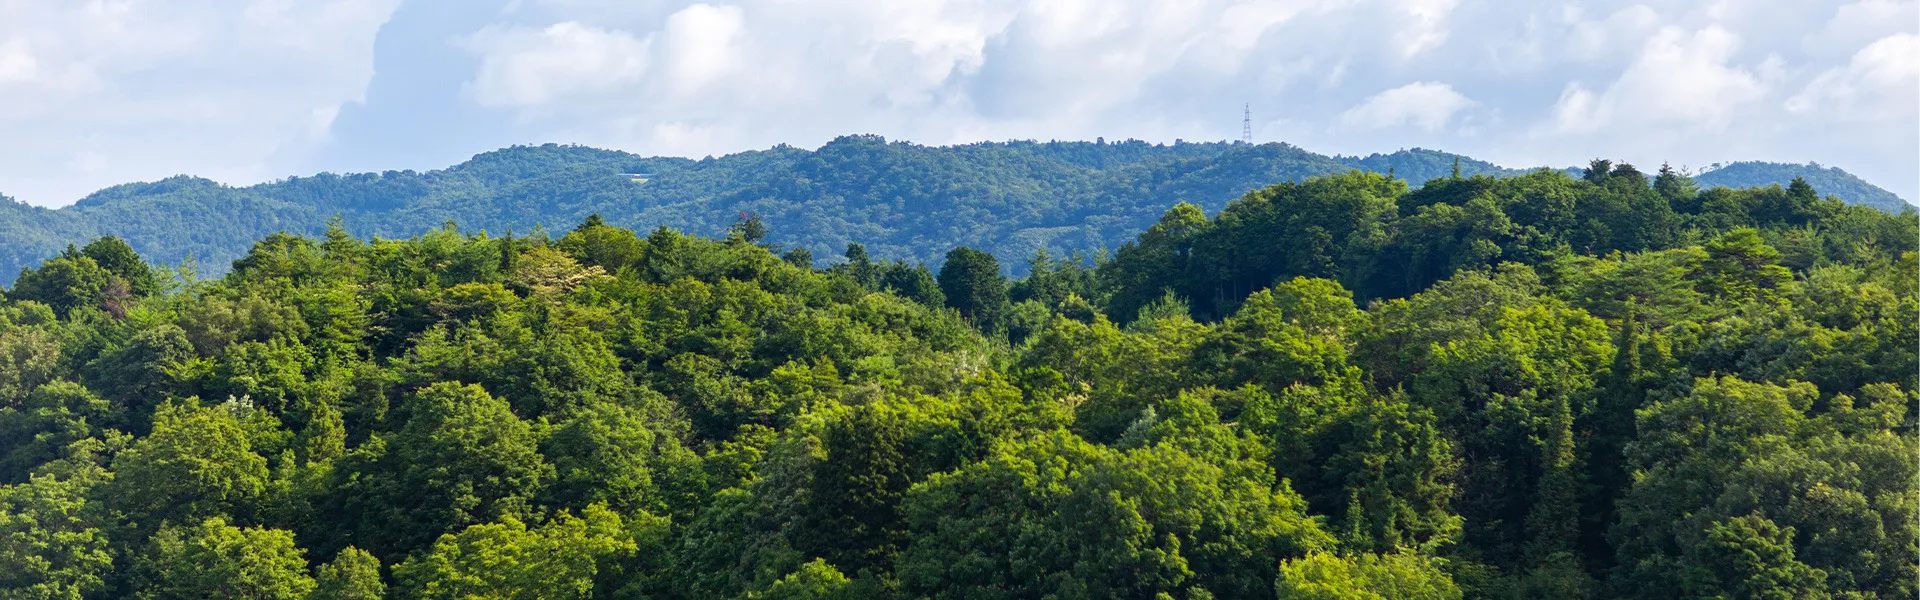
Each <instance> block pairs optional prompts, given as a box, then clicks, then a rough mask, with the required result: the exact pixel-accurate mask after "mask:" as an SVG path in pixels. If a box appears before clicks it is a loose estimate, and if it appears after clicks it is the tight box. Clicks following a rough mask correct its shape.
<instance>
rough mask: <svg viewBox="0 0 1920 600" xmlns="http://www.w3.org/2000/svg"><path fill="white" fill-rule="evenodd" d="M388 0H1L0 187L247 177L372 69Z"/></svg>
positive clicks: (65, 190)
mask: <svg viewBox="0 0 1920 600" xmlns="http://www.w3.org/2000/svg"><path fill="white" fill-rule="evenodd" d="M396 2H397V0H318V1H304V2H295V1H292V0H251V1H249V0H218V1H209V2H195V3H157V2H137V1H114V2H106V1H101V2H8V1H4V0H0V138H4V139H6V140H8V142H9V143H7V144H0V193H4V194H7V195H12V196H16V197H19V198H22V199H25V200H28V201H32V202H35V203H41V204H64V203H68V202H72V201H74V200H76V199H78V198H79V197H80V196H82V195H84V194H86V193H88V192H91V191H93V190H95V189H98V188H100V187H104V186H106V185H111V184H113V183H120V182H125V181H130V180H138V179H155V178H159V177H165V176H169V175H174V174H179V173H192V174H199V175H205V176H209V177H215V178H220V179H225V180H232V181H242V182H244V181H257V180H260V179H267V178H271V177H275V176H279V175H284V174H286V173H284V171H287V170H288V169H291V168H293V167H294V165H292V164H289V163H279V162H276V161H277V160H278V159H279V157H281V156H282V153H284V152H295V151H297V150H298V148H299V147H300V146H302V145H303V144H308V145H310V144H317V143H320V142H321V141H322V140H321V138H318V137H315V134H323V133H324V128H315V127H313V126H312V124H313V121H314V115H315V114H316V111H318V112H326V111H329V110H332V109H334V108H336V107H338V106H339V105H340V104H341V103H343V102H347V101H350V100H352V99H354V98H356V97H358V96H359V95H360V93H361V91H362V90H363V89H364V87H365V85H366V82H367V80H368V78H369V77H371V76H372V58H373V57H372V47H371V41H372V39H373V36H374V34H375V32H376V31H378V29H379V27H380V24H381V22H382V21H384V20H385V18H386V15H387V14H388V13H389V12H390V11H391V10H392V8H393V5H394V4H395V3H396Z"/></svg>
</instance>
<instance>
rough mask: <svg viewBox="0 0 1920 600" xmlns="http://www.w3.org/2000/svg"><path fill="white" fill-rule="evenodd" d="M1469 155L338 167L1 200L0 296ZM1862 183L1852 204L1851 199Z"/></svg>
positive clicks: (840, 146) (943, 234) (1001, 217)
mask: <svg viewBox="0 0 1920 600" xmlns="http://www.w3.org/2000/svg"><path fill="white" fill-rule="evenodd" d="M1456 159H1458V163H1459V167H1460V172H1461V174H1462V175H1463V176H1472V175H1475V174H1482V173H1484V174H1490V175H1498V176H1511V175H1517V174H1520V173H1523V172H1524V171H1519V170H1512V169H1504V168H1501V167H1498V166H1496V165H1493V164H1490V163H1486V162H1483V161H1478V160H1473V159H1471V158H1465V157H1459V156H1458V155H1454V154H1448V153H1444V152H1438V151H1433V150H1425V149H1418V148H1416V149H1413V150H1402V151H1399V152H1395V153H1392V154H1374V155H1370V156H1365V157H1343V156H1325V155H1321V154H1315V153H1312V152H1308V151H1306V150H1303V149H1300V148H1297V147H1294V146H1291V145H1287V144H1278V143H1274V144H1261V145H1245V144H1231V143H1215V142H1209V143H1176V144H1173V145H1162V144H1149V143H1146V142H1141V141H1136V140H1128V141H1125V142H1116V143H1106V142H1104V141H1099V142H1020V141H1017V142H1005V143H979V144H967V145H960V146H944V147H930V146H920V145H916V144H911V143H905V142H889V141H887V140H885V139H882V138H880V137H878V136H847V137H842V138H839V139H836V140H834V141H832V142H830V143H828V144H826V145H825V146H822V147H821V148H819V149H818V150H812V151H809V150H804V149H799V148H794V147H791V146H784V145H783V146H777V147H774V148H770V149H767V150H758V151H750V152H742V153H738V154H731V155H727V156H723V157H718V158H708V159H705V160H697V161H696V160H690V159H684V158H647V157H641V156H637V155H634V154H629V153H625V152H618V151H612V150H600V149H594V148H586V147H579V146H560V145H552V144H549V145H544V146H517V147H512V148H506V149H502V150H497V151H493V152H487V153H484V154H480V155H478V156H475V157H474V158H473V159H471V160H469V161H467V162H465V163H461V164H459V165H455V166H453V167H449V168H447V169H442V170H436V171H428V172H424V173H421V172H414V171H388V172H385V173H359V174H349V175H336V174H332V173H322V174H319V175H315V176H311V177H293V178H289V179H286V180H283V181H276V182H272V183H265V184H260V185H254V186H247V187H228V186H224V185H221V184H218V183H216V182H213V181H209V180H205V179H199V178H193V177H186V176H180V177H173V178H169V179H166V180H162V181H158V182H150V183H131V184H125V185H119V186H114V187H111V188H107V189H104V190H101V191H99V192H96V193H94V194H92V195H89V196H88V197H86V198H84V199H82V200H80V201H79V202H77V203H75V204H74V205H73V206H69V207H66V208H62V209H58V210H50V209H44V208H38V207H32V206H27V205H25V204H20V203H17V202H0V283H4V282H10V281H11V280H12V279H13V278H14V277H15V276H16V274H17V273H18V272H19V270H20V269H21V268H22V267H25V266H29V265H33V264H37V263H38V262H39V261H41V260H43V259H45V258H46V257H48V256H51V255H53V254H55V253H57V252H59V251H60V250H61V249H63V248H65V247H66V246H67V245H68V244H72V243H76V242H84V241H85V240H88V239H91V238H93V237H96V236H100V235H109V234H110V235H116V236H119V237H122V238H125V239H126V240H127V241H128V242H129V243H130V244H131V245H132V246H133V247H134V248H135V249H136V250H138V251H139V252H140V253H142V255H144V256H146V257H147V258H148V259H150V260H155V261H159V262H162V263H165V264H178V263H180V262H181V261H183V260H185V259H187V258H188V257H190V256H191V257H193V258H194V259H195V260H196V261H197V263H198V265H199V267H198V268H199V269H200V270H201V271H202V272H203V273H205V274H210V275H211V274H218V273H221V272H224V271H225V270H226V268H227V267H228V263H230V262H231V261H232V260H234V259H236V258H238V257H240V256H241V255H242V253H244V252H245V251H246V249H247V247H248V245H249V242H248V240H251V239H256V238H259V237H261V236H264V235H266V234H268V233H272V232H275V231H282V230H285V231H291V232H295V233H303V234H318V233H319V232H321V231H322V230H323V229H324V228H325V223H326V221H327V220H328V219H329V218H330V217H333V216H339V217H340V218H341V219H342V221H343V222H344V224H345V225H346V227H347V229H348V230H349V231H351V232H353V233H354V234H355V235H358V236H363V237H365V236H380V237H386V238H405V237H411V236H414V235H418V234H419V233H421V232H424V231H427V230H429V229H434V228H439V227H441V226H443V225H444V224H446V223H448V222H452V223H455V224H457V225H458V226H459V227H460V228H461V229H464V230H469V231H471V230H476V229H484V230H487V231H490V232H493V233H495V234H496V235H498V234H502V233H505V232H506V231H508V230H513V231H516V232H519V233H521V234H527V233H529V232H531V231H534V230H535V229H536V228H545V229H546V230H564V229H567V228H571V227H572V226H573V225H574V224H577V223H579V222H580V221H581V220H583V219H584V218H586V217H587V216H588V215H591V214H600V215H602V216H603V217H604V218H605V220H606V221H607V222H609V223H613V224H617V225H621V226H626V227H633V228H636V229H640V230H649V229H652V228H655V227H659V226H666V227H672V228H675V229H678V230H681V231H685V232H690V233H696V234H702V235H714V234H718V233H720V232H722V231H724V230H725V229H726V228H727V227H728V226H730V225H731V224H733V223H734V222H735V221H736V220H737V219H738V218H739V216H740V215H741V214H743V213H753V214H758V215H760V216H761V217H762V218H763V219H764V220H765V221H766V223H767V224H768V225H769V226H770V227H771V229H772V235H771V237H769V238H768V240H767V241H768V242H770V243H773V244H777V245H780V246H785V247H793V248H805V249H806V250H808V251H809V252H811V253H812V254H813V255H814V256H816V257H821V258H824V259H831V260H837V257H838V256H839V255H840V254H841V252H842V251H843V250H844V249H845V247H846V244H847V243H849V242H860V243H863V244H866V246H867V248H868V250H869V251H870V252H872V253H873V254H874V255H875V256H877V257H884V258H893V259H904V260H909V261H919V262H927V263H936V264H937V263H938V261H939V260H940V257H941V255H942V254H944V253H945V252H946V251H947V250H948V249H950V248H952V247H954V246H958V245H968V246H974V247H978V248H981V249H984V250H987V251H990V252H992V253H994V254H995V255H997V256H999V257H1000V258H1001V259H1002V261H1003V262H1004V263H1006V264H1009V265H1011V266H1012V268H1013V270H1014V271H1015V272H1024V270H1025V266H1026V265H1025V258H1026V257H1029V256H1032V255H1033V254H1034V253H1035V252H1036V251H1038V250H1041V249H1045V250H1047V251H1049V252H1050V253H1053V254H1055V255H1065V254H1070V253H1073V252H1085V253H1089V254H1091V253H1094V252H1098V251H1099V250H1101V249H1110V248H1114V247H1117V246H1118V245H1119V244H1120V243H1122V242H1124V241H1126V240H1128V239H1131V238H1132V236H1134V235H1136V234H1138V233H1139V232H1141V231H1143V230H1144V229H1145V228H1146V227H1147V226H1148V225H1150V224H1152V222H1153V221H1154V219H1156V218H1158V217H1159V216H1160V214H1161V213H1162V212H1163V211H1165V210H1166V209H1167V207H1169V206H1172V205H1174V204H1176V203H1179V202H1191V203H1194V204H1197V205H1199V206H1201V207H1202V208H1205V209H1206V210H1208V211H1209V212H1213V211H1218V210H1220V209H1221V208H1223V207H1225V205H1226V204H1227V201H1228V200H1231V199H1233V198H1237V197H1239V196H1240V195H1242V194H1244V193H1246V192H1248V191H1250V190H1254V189H1258V188H1261V187H1264V186H1267V185H1270V184H1273V183H1276V182H1282V181H1299V180H1302V179H1304V178H1306V177H1311V176H1316V175H1326V174H1330V173H1336V172H1342V171H1346V170H1349V169H1356V168H1357V169H1363V170H1371V171H1379V172H1387V171H1393V172H1394V173H1395V174H1396V176H1398V177H1400V178H1402V179H1405V180H1408V181H1409V182H1411V183H1414V184H1419V183H1423V182H1425V181H1427V180H1429V179H1432V178H1438V177H1447V176H1451V174H1452V173H1451V171H1452V169H1453V165H1454V163H1455V160H1456ZM1717 173H1719V172H1716V174H1717ZM1854 181H1858V180H1857V179H1855V180H1854ZM1777 183H1785V181H1779V182H1777ZM1862 183H1863V182H1862ZM1815 185H1816V188H1817V189H1819V190H1821V192H1822V193H1828V189H1827V188H1826V187H1820V185H1819V184H1818V183H1816V184H1815ZM1869 187H1870V186H1869ZM1874 189H1877V188H1874ZM1847 190H1849V191H1847V192H1846V193H1842V194H1841V195H1842V197H1844V198H1848V199H1849V200H1852V198H1853V197H1854V192H1852V191H1851V190H1853V188H1847ZM1882 192H1884V191H1882Z"/></svg>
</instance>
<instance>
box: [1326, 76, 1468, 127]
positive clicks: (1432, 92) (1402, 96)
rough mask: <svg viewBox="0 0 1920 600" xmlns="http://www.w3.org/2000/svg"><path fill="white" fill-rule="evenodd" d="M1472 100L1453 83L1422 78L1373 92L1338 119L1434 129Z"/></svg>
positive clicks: (1352, 123) (1357, 123) (1355, 123)
mask: <svg viewBox="0 0 1920 600" xmlns="http://www.w3.org/2000/svg"><path fill="white" fill-rule="evenodd" d="M1473 104H1474V102H1473V100H1470V99H1468V98H1467V97H1466V96H1462V95H1460V93H1459V92H1456V91H1453V86H1450V85H1447V84H1444V83H1434V82H1431V81H1422V82H1419V83H1409V84H1407V85H1403V86H1400V87H1397V88H1393V89H1390V90H1387V91H1384V92H1380V93H1378V94H1374V95H1373V96H1371V97H1368V98H1367V99H1366V101H1364V102H1361V103H1360V104H1359V105H1358V106H1355V107H1353V108H1350V109H1347V111H1346V112H1344V113H1340V122H1341V124H1344V125H1347V126H1349V127H1355V128H1359V129H1386V128H1390V127H1402V126H1407V125H1412V126H1414V127H1418V128H1420V129H1421V130H1423V131H1427V132H1434V131H1439V130H1440V128H1442V127H1446V125H1447V121H1449V120H1451V119H1452V118H1453V115H1454V113H1457V112H1460V111H1461V110H1464V109H1466V108H1467V107H1469V106H1473Z"/></svg>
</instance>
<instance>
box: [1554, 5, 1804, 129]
mask: <svg viewBox="0 0 1920 600" xmlns="http://www.w3.org/2000/svg"><path fill="white" fill-rule="evenodd" d="M1739 42H1740V40H1739V37H1738V36H1737V35H1735V34H1733V33H1732V32H1729V31H1726V30H1724V29H1721V28H1718V27H1707V28H1705V29H1701V30H1699V31H1693V32H1689V31H1686V30H1683V29H1681V28H1678V27H1671V26H1670V27H1665V28H1662V29H1661V30H1660V31H1659V32H1658V33H1656V34H1654V35H1653V37H1651V38H1650V39H1648V40H1647V42H1646V44H1645V45H1644V46H1643V47H1642V48H1641V50H1640V54H1639V55H1638V56H1637V57H1636V58H1635V59H1634V61H1633V63H1632V64H1630V65H1628V66H1627V67H1626V69H1625V71H1624V72H1622V73H1621V74H1620V76H1619V78H1618V79H1616V80H1614V81H1613V83H1612V84H1611V85H1609V86H1608V87H1607V89H1606V91H1605V92H1603V93H1601V94H1598V95H1595V94H1593V93H1592V92H1589V91H1587V90H1586V88H1585V87H1583V86H1581V85H1580V84H1578V83H1577V82H1576V83H1573V84H1570V85H1569V86H1568V87H1567V89H1566V90H1565V91H1564V92H1562V94H1561V97H1560V101H1559V102H1558V103H1557V104H1556V105H1555V107H1554V117H1553V119H1552V123H1553V125H1554V126H1555V128H1556V129H1557V130H1558V131H1559V132H1560V133H1592V132H1594V131H1597V130H1600V129H1603V128H1607V127H1611V126H1614V125H1615V124H1618V123H1630V124H1645V125H1658V126H1677V127H1681V128H1685V129H1694V130H1705V131H1717V130H1720V129H1724V128H1725V127H1727V126H1728V125H1729V124H1730V123H1731V122H1732V120H1733V116H1734V115H1736V114H1739V112H1740V110H1741V109H1742V108H1743V107H1744V106H1745V105H1747V104H1751V103H1753V102H1755V101H1758V100H1759V99H1760V98H1761V97H1762V96H1763V95H1764V94H1765V92H1766V90H1765V88H1764V87H1763V86H1762V85H1761V82H1760V80H1759V78H1758V77H1757V76H1756V75H1755V74H1754V73H1753V72H1751V71H1748V70H1747V69H1745V68H1742V67H1740V66H1738V65H1733V64H1729V60H1730V58H1731V56H1732V54H1733V52H1734V50H1735V49H1736V48H1737V47H1738V45H1739Z"/></svg>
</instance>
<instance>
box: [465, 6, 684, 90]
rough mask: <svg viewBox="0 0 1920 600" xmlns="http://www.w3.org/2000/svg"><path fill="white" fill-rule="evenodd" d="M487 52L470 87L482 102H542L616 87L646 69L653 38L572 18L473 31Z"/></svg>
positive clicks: (480, 48)
mask: <svg viewBox="0 0 1920 600" xmlns="http://www.w3.org/2000/svg"><path fill="white" fill-rule="evenodd" d="M471 44H472V46H473V47H474V48H475V49H476V50H477V51H478V52H479V53H480V54H481V55H482V57H483V58H482V59H481V60H480V70H479V72H478V73H476V74H474V78H473V80H472V81H471V82H469V83H468V84H467V92H468V93H469V94H471V95H472V96H473V100H474V101H475V102H478V103H479V104H480V105H482V106H540V105H545V104H549V103H552V102H553V101H555V100H557V99H560V98H565V97H569V96H573V95H577V94H588V93H594V92H598V91H601V90H606V89H612V88H617V87H619V86H621V85H622V84H626V83H629V82H632V81H633V80H635V79H637V78H639V77H640V75H641V74H642V73H644V72H645V70H646V66H647V50H648V46H649V44H648V40H639V39H634V37H633V36H632V35H631V34H628V33H626V32H623V31H607V30H605V29H599V28H595V27H589V26H586V25H581V24H580V23H576V22H572V21H568V22H565V23H555V24H553V25H549V26H547V27H545V28H542V29H539V30H531V29H520V28H513V29H499V28H488V29H484V30H481V31H480V32H479V33H476V34H474V36H473V40H472V42H471Z"/></svg>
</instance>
